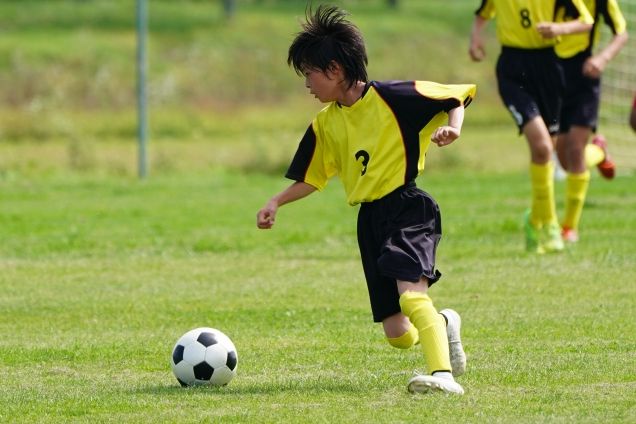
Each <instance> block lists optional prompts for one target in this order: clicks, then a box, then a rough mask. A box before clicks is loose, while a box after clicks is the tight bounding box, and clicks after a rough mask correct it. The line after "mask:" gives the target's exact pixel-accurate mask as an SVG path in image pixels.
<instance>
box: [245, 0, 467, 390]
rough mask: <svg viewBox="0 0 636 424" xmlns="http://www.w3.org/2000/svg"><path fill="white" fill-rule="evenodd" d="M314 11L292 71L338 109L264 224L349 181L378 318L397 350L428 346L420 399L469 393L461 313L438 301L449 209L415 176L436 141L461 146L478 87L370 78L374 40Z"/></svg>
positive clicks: (264, 213)
mask: <svg viewBox="0 0 636 424" xmlns="http://www.w3.org/2000/svg"><path fill="white" fill-rule="evenodd" d="M308 12H309V13H308V16H307V22H306V23H305V24H304V25H303V30H302V31H301V32H300V33H299V34H298V35H297V36H296V38H295V39H294V41H293V43H292V45H291V46H290V48H289V56H288V63H289V64H290V65H292V66H293V67H294V69H295V70H296V72H298V74H300V75H304V77H305V85H306V87H307V88H308V89H309V93H310V94H312V95H314V96H315V97H316V98H317V99H318V100H320V101H321V102H323V103H327V106H326V107H325V108H324V109H323V110H322V111H321V112H320V113H318V115H317V116H316V117H315V119H314V120H313V122H312V123H311V125H310V126H309V128H308V129H307V131H306V133H305V135H304V137H303V138H302V140H301V141H300V144H299V146H298V150H297V152H296V155H295V156H294V159H293V161H292V163H291V165H290V167H289V170H288V171H287V174H286V176H287V177H288V178H290V179H292V180H295V182H294V183H293V184H291V185H290V186H289V187H288V188H287V189H285V190H283V191H282V192H280V193H279V194H277V195H275V196H274V197H272V198H271V199H270V200H269V201H268V202H267V203H266V204H265V206H264V207H263V208H261V209H260V210H259V211H258V213H257V226H258V227H259V228H263V229H267V228H271V227H272V225H274V220H275V217H276V213H277V210H278V208H279V207H280V206H282V205H285V204H287V203H290V202H293V201H296V200H298V199H301V198H303V197H305V196H307V195H309V194H311V193H313V192H314V191H316V190H322V189H323V188H324V187H325V185H326V184H327V182H328V180H329V179H330V178H331V177H332V176H335V175H338V176H339V177H340V180H341V182H342V184H343V186H344V189H345V192H346V195H347V201H348V202H349V204H351V205H357V204H360V205H361V206H360V210H359V214H358V244H359V247H360V254H361V259H362V265H363V269H364V273H365V277H366V280H367V288H368V290H369V297H370V301H371V310H372V313H373V319H374V321H375V322H382V324H383V327H384V332H385V334H386V336H387V338H388V341H389V343H390V344H391V345H393V346H395V347H399V348H408V347H411V346H413V345H414V344H416V343H417V342H418V341H419V342H420V344H421V346H422V348H423V349H424V357H425V360H426V367H427V369H428V371H429V373H430V375H416V376H414V377H413V378H412V379H411V380H410V381H409V383H408V390H409V391H411V392H431V391H442V392H446V393H454V394H463V393H464V390H463V388H462V387H461V385H459V384H458V383H457V382H456V381H455V380H454V378H453V374H455V375H458V374H461V373H463V371H464V367H465V355H464V352H463V349H462V346H461V342H460V339H459V325H460V318H459V315H458V314H457V313H456V312H454V311H452V310H445V311H442V314H443V315H442V314H440V313H438V312H437V310H436V309H435V307H434V306H433V302H432V301H431V298H430V297H429V296H428V289H429V286H430V285H432V284H433V283H435V282H436V281H437V280H438V279H439V278H440V276H441V274H440V272H439V271H438V270H437V269H436V268H435V254H436V249H437V244H438V242H439V240H440V237H441V217H440V212H439V208H438V206H437V204H436V202H435V200H433V198H432V197H431V196H430V195H428V194H427V193H425V192H424V191H422V190H420V189H419V188H417V187H416V185H415V178H416V177H417V176H418V175H419V173H420V172H421V171H422V170H423V169H424V160H425V155H426V151H427V149H428V147H429V145H430V142H431V141H433V142H434V143H436V144H437V145H439V146H445V145H447V144H450V143H452V142H453V141H455V140H456V139H457V138H458V137H459V135H460V132H461V127H462V123H463V119H464V107H465V106H466V105H468V103H470V101H471V100H472V98H473V96H474V94H475V86H474V85H441V84H436V83H431V82H422V81H391V82H377V81H368V79H367V71H366V65H367V55H366V49H365V46H364V41H363V39H362V35H361V34H360V32H359V30H358V28H357V27H356V26H355V25H353V24H352V23H350V22H349V21H347V20H346V19H345V18H346V14H345V13H344V12H343V11H341V10H339V9H338V8H336V7H325V6H320V7H319V8H318V9H317V10H316V12H315V14H313V15H311V11H308ZM446 120H447V122H446ZM447 332H448V336H447ZM449 351H450V353H449ZM449 355H450V356H449ZM451 364H452V366H451ZM451 372H452V373H451Z"/></svg>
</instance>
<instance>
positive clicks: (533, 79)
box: [469, 0, 593, 253]
mask: <svg viewBox="0 0 636 424" xmlns="http://www.w3.org/2000/svg"><path fill="white" fill-rule="evenodd" d="M559 11H567V17H568V18H570V19H571V20H570V21H568V22H560V23H555V22H553V20H554V17H555V16H557V12H559ZM561 13H562V12H561ZM562 14H563V13H562ZM495 17H496V24H497V38H498V40H499V42H500V43H501V46H502V50H501V54H500V55H499V59H498V61H497V83H498V87H499V94H500V96H501V98H502V100H503V102H504V104H505V105H506V107H507V108H508V110H509V111H510V113H511V114H512V116H513V118H514V120H515V122H516V123H517V126H518V128H519V132H520V133H523V134H524V135H525V138H526V140H527V143H528V147H529V149H530V162H531V163H530V182H531V193H532V202H531V208H530V210H529V211H528V212H527V213H526V217H525V222H524V225H525V232H526V249H527V250H528V251H530V252H537V253H543V252H556V251H560V250H563V240H562V239H561V230H560V227H559V224H558V221H557V216H556V207H555V203H554V181H553V180H554V163H553V161H552V157H553V144H554V141H555V140H553V138H552V137H553V136H554V135H556V133H557V132H558V129H559V116H560V109H561V101H562V99H561V96H562V92H563V74H562V71H561V69H560V67H559V65H558V61H557V57H556V55H555V53H554V45H555V44H556V43H557V41H558V39H559V37H560V36H562V35H565V34H571V33H577V32H585V31H589V30H590V29H591V27H592V22H593V20H592V17H591V16H590V14H589V12H588V11H587V9H586V8H585V7H584V6H583V3H582V1H581V0H542V1H532V2H529V1H527V0H483V1H482V2H481V5H480V7H479V8H478V9H477V11H476V13H475V20H474V22H473V29H472V32H471V37H470V48H469V54H470V57H471V58H472V59H473V60H475V61H480V60H482V59H483V58H484V57H485V49H484V45H485V44H484V39H483V31H484V28H485V27H486V24H487V22H488V20H490V19H494V18H495Z"/></svg>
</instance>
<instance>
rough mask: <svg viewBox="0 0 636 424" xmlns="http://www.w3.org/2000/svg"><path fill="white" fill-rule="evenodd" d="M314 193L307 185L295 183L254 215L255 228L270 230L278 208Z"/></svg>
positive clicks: (312, 188) (310, 186)
mask: <svg viewBox="0 0 636 424" xmlns="http://www.w3.org/2000/svg"><path fill="white" fill-rule="evenodd" d="M314 191H316V188H315V187H314V186H312V185H309V184H307V183H303V182H301V181H296V182H295V183H293V184H292V185H290V186H289V187H287V188H286V189H285V190H283V191H281V192H280V193H278V194H277V195H276V196H274V197H272V198H271V199H270V200H269V201H268V202H267V203H266V204H265V206H263V207H262V208H261V210H259V211H258V213H257V214H256V226H257V227H258V228H261V229H268V228H272V226H273V225H274V221H275V219H276V212H277V211H278V208H279V207H280V206H283V205H284V204H287V203H291V202H293V201H296V200H299V199H302V198H303V197H305V196H308V195H310V194H311V193H313V192H314Z"/></svg>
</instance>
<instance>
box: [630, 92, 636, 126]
mask: <svg viewBox="0 0 636 424" xmlns="http://www.w3.org/2000/svg"><path fill="white" fill-rule="evenodd" d="M629 125H630V126H631V127H632V129H633V130H634V131H636V97H634V104H633V105H632V111H631V112H630V114H629Z"/></svg>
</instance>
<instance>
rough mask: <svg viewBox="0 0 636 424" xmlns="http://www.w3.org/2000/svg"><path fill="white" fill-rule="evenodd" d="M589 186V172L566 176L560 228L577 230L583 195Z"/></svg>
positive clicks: (583, 200) (583, 201)
mask: <svg viewBox="0 0 636 424" xmlns="http://www.w3.org/2000/svg"><path fill="white" fill-rule="evenodd" d="M589 184H590V171H585V172H583V173H582V174H568V176H567V179H566V183H565V216H564V218H563V222H562V226H563V227H564V228H569V229H572V230H576V229H578V228H579V221H580V219H581V213H583V204H584V203H585V195H586V194H587V188H588V186H589Z"/></svg>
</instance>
